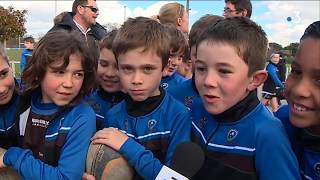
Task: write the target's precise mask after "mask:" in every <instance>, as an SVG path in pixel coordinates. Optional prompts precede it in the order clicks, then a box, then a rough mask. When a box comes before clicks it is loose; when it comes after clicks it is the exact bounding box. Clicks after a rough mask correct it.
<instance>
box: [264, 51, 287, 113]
mask: <svg viewBox="0 0 320 180" xmlns="http://www.w3.org/2000/svg"><path fill="white" fill-rule="evenodd" d="M279 61H280V54H277V53H273V54H271V56H270V62H269V64H268V65H267V67H266V70H267V72H268V78H267V80H266V81H265V82H264V83H263V86H262V98H261V102H262V104H264V105H266V106H268V105H269V104H271V108H272V112H276V111H277V109H278V108H279V103H278V97H277V91H280V92H282V91H283V88H284V85H283V84H282V82H281V80H280V74H279V70H278V66H277V64H278V63H279Z"/></svg>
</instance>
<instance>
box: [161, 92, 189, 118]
mask: <svg viewBox="0 0 320 180" xmlns="http://www.w3.org/2000/svg"><path fill="white" fill-rule="evenodd" d="M160 106H161V107H162V108H165V109H166V110H167V111H168V112H175V113H179V112H187V111H188V109H187V108H186V107H185V105H184V104H183V103H181V102H180V101H178V100H176V99H175V98H174V97H173V96H172V95H171V94H170V93H168V92H166V95H165V97H164V99H163V100H162V103H161V104H160Z"/></svg>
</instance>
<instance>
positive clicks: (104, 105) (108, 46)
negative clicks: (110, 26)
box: [87, 30, 125, 130]
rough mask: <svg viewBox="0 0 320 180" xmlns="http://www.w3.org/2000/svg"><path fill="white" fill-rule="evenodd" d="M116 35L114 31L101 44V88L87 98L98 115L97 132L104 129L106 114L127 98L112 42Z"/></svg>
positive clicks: (98, 75) (99, 67) (99, 70)
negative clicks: (123, 90)
mask: <svg viewBox="0 0 320 180" xmlns="http://www.w3.org/2000/svg"><path fill="white" fill-rule="evenodd" d="M116 34H117V30H112V31H111V32H109V33H108V34H107V35H106V36H105V37H104V38H103V39H102V41H101V42H100V45H99V48H100V56H99V60H98V70H97V77H98V83H99V87H98V89H97V90H96V91H94V92H93V93H92V95H91V96H90V97H89V98H87V102H88V103H89V104H90V105H91V107H92V108H93V110H94V111H95V113H96V118H97V130H100V129H102V128H103V127H102V123H103V120H104V118H105V117H104V115H105V114H106V112H107V111H108V110H109V109H110V108H111V107H113V106H114V105H116V104H118V103H119V102H120V101H122V100H123V99H124V97H125V94H124V93H123V92H122V91H121V84H120V79H119V71H118V65H117V61H116V58H115V56H114V54H113V52H112V42H113V40H114V38H115V36H116Z"/></svg>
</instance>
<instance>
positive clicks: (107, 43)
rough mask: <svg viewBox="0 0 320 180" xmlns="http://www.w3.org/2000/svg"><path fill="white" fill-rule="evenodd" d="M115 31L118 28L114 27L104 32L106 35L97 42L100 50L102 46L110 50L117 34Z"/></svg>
mask: <svg viewBox="0 0 320 180" xmlns="http://www.w3.org/2000/svg"><path fill="white" fill-rule="evenodd" d="M117 32H118V30H117V29H114V30H112V31H110V32H108V33H107V34H106V36H105V37H104V38H103V39H102V40H101V41H100V44H99V48H100V51H101V50H102V49H103V48H106V49H110V50H112V43H113V40H114V38H115V37H116V35H117Z"/></svg>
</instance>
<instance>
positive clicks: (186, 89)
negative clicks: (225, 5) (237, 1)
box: [167, 15, 222, 108]
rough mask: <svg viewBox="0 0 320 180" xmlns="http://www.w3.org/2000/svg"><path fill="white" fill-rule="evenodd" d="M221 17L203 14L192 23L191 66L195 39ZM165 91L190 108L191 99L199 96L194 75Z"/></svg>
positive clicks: (190, 40)
mask: <svg viewBox="0 0 320 180" xmlns="http://www.w3.org/2000/svg"><path fill="white" fill-rule="evenodd" d="M221 19H222V17H221V16H215V15H205V16H203V17H201V18H200V19H199V20H198V21H196V22H195V23H194V24H193V25H192V27H191V30H190V34H189V46H190V58H191V62H192V67H194V62H195V60H196V42H197V39H198V38H199V36H200V35H201V33H202V32H203V30H204V29H205V28H206V27H207V26H208V25H210V24H213V23H215V22H216V21H218V20H221ZM192 69H194V68H192ZM167 91H168V92H169V93H170V94H171V95H172V96H173V97H175V98H176V99H177V100H178V101H180V102H182V103H184V105H185V106H186V107H188V108H190V106H191V104H192V102H193V99H195V98H197V97H199V93H198V91H197V88H196V85H195V83H194V76H193V77H192V79H189V80H187V81H184V82H183V83H181V84H178V85H176V86H170V87H169V88H168V90H167Z"/></svg>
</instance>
